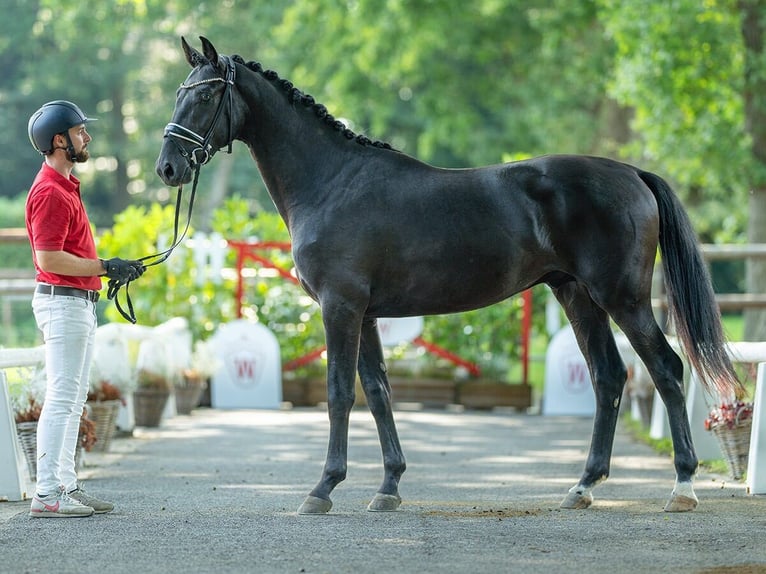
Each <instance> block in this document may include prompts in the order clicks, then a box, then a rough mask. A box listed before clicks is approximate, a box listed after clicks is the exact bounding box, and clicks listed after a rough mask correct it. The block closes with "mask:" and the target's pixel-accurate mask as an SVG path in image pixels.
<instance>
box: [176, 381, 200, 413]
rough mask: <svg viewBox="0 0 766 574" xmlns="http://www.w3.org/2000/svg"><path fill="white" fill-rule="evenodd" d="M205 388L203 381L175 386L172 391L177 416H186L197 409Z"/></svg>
mask: <svg viewBox="0 0 766 574" xmlns="http://www.w3.org/2000/svg"><path fill="white" fill-rule="evenodd" d="M205 386H206V385H205V382H204V381H200V382H199V383H187V384H185V385H176V386H175V391H174V392H175V395H176V412H177V413H178V414H179V415H188V414H190V413H191V412H192V410H194V409H195V408H197V405H199V401H200V398H201V397H202V391H204V390H205Z"/></svg>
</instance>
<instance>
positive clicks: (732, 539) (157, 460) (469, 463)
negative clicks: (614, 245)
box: [0, 409, 766, 574]
mask: <svg viewBox="0 0 766 574" xmlns="http://www.w3.org/2000/svg"><path fill="white" fill-rule="evenodd" d="M397 420H398V423H399V430H400V435H401V438H402V444H403V447H404V451H405V455H406V456H407V462H408V470H407V472H406V473H405V474H404V476H403V478H402V483H401V494H402V497H403V500H404V502H403V504H402V508H401V511H399V512H395V513H369V512H367V511H366V510H365V507H366V505H367V502H369V500H370V498H371V497H372V495H373V494H374V493H375V490H376V488H377V486H378V484H379V482H380V479H381V473H382V470H381V460H380V459H381V455H380V448H379V446H378V443H377V438H376V435H375V427H374V424H373V422H372V420H371V417H370V415H369V414H368V413H367V411H364V410H356V411H354V413H353V415H352V427H351V435H350V449H349V454H350V457H349V472H348V479H347V480H346V481H345V482H344V483H342V484H341V485H340V486H339V487H338V488H337V489H336V491H335V494H334V497H333V500H334V503H335V506H334V508H333V510H332V511H331V513H330V514H329V515H326V516H298V515H297V514H296V509H297V508H298V506H299V504H300V503H301V502H302V500H303V498H304V496H305V495H306V494H307V493H308V491H309V490H310V489H311V487H312V486H313V485H314V483H315V482H316V480H318V478H319V475H320V472H321V467H322V462H323V460H324V454H325V449H326V446H327V445H326V438H327V426H328V425H327V415H326V414H325V413H324V411H320V410H317V409H296V410H291V411H256V410H252V411H227V412H224V411H217V410H211V409H198V410H196V411H194V413H193V414H192V415H191V416H186V417H184V416H178V417H175V418H173V419H171V420H169V421H167V422H165V423H164V424H163V427H161V428H160V429H156V430H148V429H147V430H140V431H136V433H135V436H134V437H132V438H118V439H115V441H114V442H113V445H112V448H111V451H110V452H109V453H106V454H93V453H91V454H90V455H89V456H88V458H86V463H87V466H86V468H85V469H84V471H83V473H82V476H83V477H84V478H85V479H86V487H87V489H88V490H89V491H90V492H92V493H93V494H97V495H102V496H103V497H104V498H108V499H111V500H113V501H114V502H115V503H116V505H117V508H116V510H115V511H114V512H113V513H112V514H109V515H99V516H93V517H90V518H84V519H66V520H52V519H51V520H39V519H29V518H28V517H27V510H28V506H29V505H28V502H23V503H8V502H6V503H0V572H2V573H5V572H8V573H17V572H56V573H57V574H67V573H69V572H72V573H74V572H98V573H104V574H111V573H122V572H125V573H128V572H130V573H133V572H140V573H144V572H146V573H154V572H162V573H170V574H172V573H176V572H178V573H189V572H191V573H196V572H217V573H229V572H257V573H258V572H264V573H276V574H280V573H291V574H292V573H295V574H297V573H301V572H306V573H330V574H340V573H349V574H351V573H353V574H368V573H377V572H385V573H391V572H414V573H417V574H426V573H434V574H436V573H438V574H449V573H464V572H468V573H474V572H475V573H485V572H487V573H489V572H514V573H515V572H550V573H559V572H560V573H564V572H567V573H569V572H589V573H598V572H604V573H606V572H609V573H610V574H611V573H630V572H654V573H656V572H670V571H672V572H677V573H685V572H710V573H712V572H726V573H732V574H733V573H740V574H742V573H755V572H761V573H763V572H766V497H754V496H750V495H748V494H747V493H746V492H745V489H744V487H743V486H742V485H741V484H739V483H732V482H730V481H728V480H726V479H725V478H724V477H722V476H716V475H707V474H701V475H700V476H699V478H698V480H697V494H698V496H699V497H700V506H699V508H698V509H697V511H695V512H693V513H688V514H667V513H664V512H662V507H663V505H664V503H665V500H666V498H667V497H668V495H669V494H670V491H671V489H672V486H673V480H674V474H673V468H672V464H671V461H670V460H669V459H668V458H666V457H662V456H657V455H656V454H654V453H653V452H652V451H651V450H650V449H649V448H648V447H646V446H645V445H642V444H639V443H637V442H635V441H633V440H632V439H631V438H630V437H628V436H627V435H626V434H625V433H624V432H622V431H621V432H619V434H618V437H617V441H616V444H615V456H614V458H613V465H612V477H611V478H610V480H609V481H608V482H606V483H605V484H603V485H601V486H600V487H599V488H597V489H596V491H595V496H596V501H595V502H594V505H593V506H592V507H591V508H590V509H588V510H585V511H562V510H559V508H558V504H559V502H560V501H561V499H562V498H563V497H564V495H565V493H566V491H567V489H568V488H569V487H570V486H572V485H573V484H574V483H575V482H576V480H577V478H578V477H579V474H580V471H581V470H582V467H583V464H584V460H585V456H586V452H587V447H588V444H589V440H590V426H591V421H590V419H585V418H574V417H540V416H530V415H520V414H515V413H503V412H494V413H484V412H463V413H454V412H444V411H419V412H408V411H400V412H398V413H397Z"/></svg>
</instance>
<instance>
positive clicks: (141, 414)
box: [133, 388, 170, 427]
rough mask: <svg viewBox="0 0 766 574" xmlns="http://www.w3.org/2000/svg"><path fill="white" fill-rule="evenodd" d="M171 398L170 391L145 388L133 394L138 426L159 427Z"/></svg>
mask: <svg viewBox="0 0 766 574" xmlns="http://www.w3.org/2000/svg"><path fill="white" fill-rule="evenodd" d="M168 397H170V391H169V390H168V389H154V388H145V389H141V388H140V389H138V390H136V391H134V392H133V410H134V411H135V421H136V426H139V427H158V426H160V421H161V420H162V412H163V411H164V410H165V404H166V403H167V402H168Z"/></svg>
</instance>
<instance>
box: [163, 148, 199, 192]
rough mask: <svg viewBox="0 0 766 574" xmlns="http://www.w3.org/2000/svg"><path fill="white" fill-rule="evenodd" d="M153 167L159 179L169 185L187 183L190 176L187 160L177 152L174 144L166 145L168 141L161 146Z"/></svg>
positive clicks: (190, 171)
mask: <svg viewBox="0 0 766 574" xmlns="http://www.w3.org/2000/svg"><path fill="white" fill-rule="evenodd" d="M155 169H156V171H157V175H159V176H160V179H161V180H162V181H163V182H165V184H166V185H169V186H171V187H174V186H178V185H182V184H184V183H189V182H190V181H191V178H192V170H191V167H190V166H189V162H188V161H187V160H186V158H185V157H183V156H182V155H181V154H179V153H178V150H177V149H176V147H175V146H174V145H168V142H165V144H164V145H163V146H162V151H161V152H160V155H159V157H158V158H157V164H156V168H155Z"/></svg>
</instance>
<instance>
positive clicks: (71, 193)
mask: <svg viewBox="0 0 766 574" xmlns="http://www.w3.org/2000/svg"><path fill="white" fill-rule="evenodd" d="M26 223H27V235H29V242H30V243H31V244H32V259H33V261H34V264H35V271H36V272H37V274H36V279H37V281H38V282H39V283H50V284H51V285H65V286H68V287H77V288H79V289H89V290H92V291H98V290H99V289H101V279H100V278H99V277H97V276H92V277H74V276H71V275H58V274H56V273H46V272H44V271H43V270H42V269H40V267H39V266H38V264H37V256H36V255H35V250H40V251H66V252H68V253H71V254H72V255H76V256H77V257H84V258H87V259H96V258H97V255H96V243H95V241H94V240H93V232H92V231H91V228H90V221H89V220H88V214H87V213H86V212H85V206H84V205H83V204H82V199H81V197H80V181H79V180H78V179H77V178H76V177H75V176H73V175H70V176H69V179H67V178H65V177H64V176H63V175H61V174H60V173H59V172H57V171H56V170H55V169H53V168H52V167H50V166H49V165H48V164H46V163H45V162H43V166H42V169H40V171H39V172H38V174H37V177H35V181H34V182H33V183H32V187H31V188H30V189H29V194H28V195H27V206H26Z"/></svg>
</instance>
